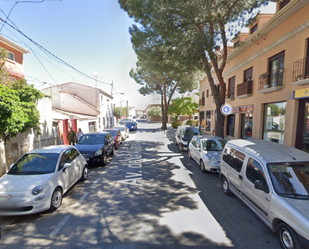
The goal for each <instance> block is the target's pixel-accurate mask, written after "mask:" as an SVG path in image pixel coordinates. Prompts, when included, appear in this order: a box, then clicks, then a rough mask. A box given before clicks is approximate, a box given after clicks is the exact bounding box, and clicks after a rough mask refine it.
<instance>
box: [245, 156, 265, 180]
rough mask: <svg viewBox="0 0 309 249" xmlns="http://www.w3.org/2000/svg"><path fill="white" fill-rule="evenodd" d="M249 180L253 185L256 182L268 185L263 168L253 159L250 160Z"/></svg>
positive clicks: (247, 172)
mask: <svg viewBox="0 0 309 249" xmlns="http://www.w3.org/2000/svg"><path fill="white" fill-rule="evenodd" d="M246 177H247V179H248V180H249V181H250V182H252V183H253V184H254V183H255V181H262V182H263V183H264V184H265V183H266V179H265V174H264V170H263V168H262V166H261V165H260V164H259V163H258V162H257V161H255V160H254V159H252V158H249V160H248V164H247V170H246Z"/></svg>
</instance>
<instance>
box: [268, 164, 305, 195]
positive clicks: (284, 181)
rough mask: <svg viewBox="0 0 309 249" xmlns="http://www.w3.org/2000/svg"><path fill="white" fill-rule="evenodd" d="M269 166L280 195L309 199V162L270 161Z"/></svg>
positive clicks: (276, 189) (271, 176)
mask: <svg viewBox="0 0 309 249" xmlns="http://www.w3.org/2000/svg"><path fill="white" fill-rule="evenodd" d="M267 168H268V171H269V174H270V178H271V181H272V183H273V186H274V188H275V191H276V192H277V194H278V195H281V196H284V197H290V198H306V199H309V162H303V163H299V162H298V163H296V162H295V163H269V164H268V165H267Z"/></svg>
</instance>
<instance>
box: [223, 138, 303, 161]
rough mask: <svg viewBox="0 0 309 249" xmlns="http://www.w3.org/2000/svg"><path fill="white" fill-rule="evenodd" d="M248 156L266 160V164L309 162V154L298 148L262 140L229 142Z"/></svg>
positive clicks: (228, 143)
mask: <svg viewBox="0 0 309 249" xmlns="http://www.w3.org/2000/svg"><path fill="white" fill-rule="evenodd" d="M228 145H232V147H234V148H235V149H236V148H238V149H240V150H241V151H244V152H246V153H247V154H251V155H255V156H256V157H258V158H260V159H262V160H265V162H266V163H267V162H273V163H275V162H304V161H309V154H308V153H306V152H304V151H302V150H298V149H296V148H293V147H290V146H287V145H284V144H279V143H274V142H270V141H265V140H260V139H252V140H245V139H235V140H230V141H228V142H227V144H226V146H228Z"/></svg>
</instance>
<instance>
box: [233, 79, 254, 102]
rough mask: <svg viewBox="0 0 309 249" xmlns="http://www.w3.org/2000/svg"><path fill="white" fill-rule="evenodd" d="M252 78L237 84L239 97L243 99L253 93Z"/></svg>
mask: <svg viewBox="0 0 309 249" xmlns="http://www.w3.org/2000/svg"><path fill="white" fill-rule="evenodd" d="M252 84H253V82H252V80H248V81H245V82H243V83H241V84H238V85H237V98H238V99H243V98H247V97H250V96H251V95H252Z"/></svg>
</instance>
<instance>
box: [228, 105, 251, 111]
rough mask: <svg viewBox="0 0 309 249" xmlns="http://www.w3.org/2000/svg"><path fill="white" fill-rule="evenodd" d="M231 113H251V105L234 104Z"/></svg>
mask: <svg viewBox="0 0 309 249" xmlns="http://www.w3.org/2000/svg"><path fill="white" fill-rule="evenodd" d="M232 112H233V113H253V105H244V106H237V107H236V106H234V107H232Z"/></svg>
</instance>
